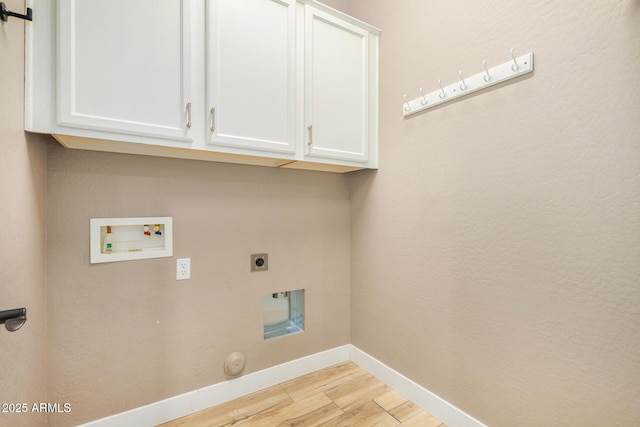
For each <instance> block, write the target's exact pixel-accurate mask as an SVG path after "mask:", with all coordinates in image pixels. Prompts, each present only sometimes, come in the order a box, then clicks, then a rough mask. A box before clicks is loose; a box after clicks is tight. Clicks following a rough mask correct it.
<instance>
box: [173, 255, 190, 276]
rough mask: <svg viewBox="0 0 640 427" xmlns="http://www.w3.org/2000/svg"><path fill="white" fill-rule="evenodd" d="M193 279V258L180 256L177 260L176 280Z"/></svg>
mask: <svg viewBox="0 0 640 427" xmlns="http://www.w3.org/2000/svg"><path fill="white" fill-rule="evenodd" d="M188 279H191V258H178V259H177V260H176V280H188Z"/></svg>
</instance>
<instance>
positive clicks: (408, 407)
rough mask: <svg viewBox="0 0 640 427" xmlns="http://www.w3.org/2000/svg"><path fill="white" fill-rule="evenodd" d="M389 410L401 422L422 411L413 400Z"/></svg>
mask: <svg viewBox="0 0 640 427" xmlns="http://www.w3.org/2000/svg"><path fill="white" fill-rule="evenodd" d="M388 412H389V413H390V414H391V415H393V417H394V418H396V419H397V420H398V421H400V422H405V421H407V420H408V419H410V418H413V417H415V416H416V415H419V414H420V413H421V412H423V411H422V409H420V408H419V407H418V406H416V405H415V404H414V403H413V402H410V401H408V400H407V401H406V402H404V403H403V404H401V405H399V406H396V407H395V408H393V409H390V410H388Z"/></svg>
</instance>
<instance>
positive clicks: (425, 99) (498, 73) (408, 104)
mask: <svg viewBox="0 0 640 427" xmlns="http://www.w3.org/2000/svg"><path fill="white" fill-rule="evenodd" d="M511 57H512V59H511V60H509V61H508V62H505V63H504V64H501V65H498V66H495V67H493V68H489V69H487V64H486V61H483V63H482V66H483V68H484V71H483V72H481V73H478V74H475V75H473V76H471V77H463V76H462V70H460V72H459V73H458V75H459V77H460V80H459V81H457V82H456V83H452V84H450V85H448V86H444V87H443V86H442V81H441V80H438V86H440V89H437V90H435V91H433V92H430V93H428V94H426V95H425V94H424V93H423V92H422V88H420V96H419V97H418V98H415V99H412V100H411V101H407V95H404V102H403V104H402V113H403V115H404V116H405V117H406V116H410V115H411V114H415V113H417V112H420V111H424V110H428V109H429V108H432V107H435V106H436V105H440V104H444V103H445V102H449V101H453V100H454V99H457V98H460V97H462V96H465V95H469V94H470V93H474V92H477V91H479V90H482V89H484V88H486V87H489V86H493V85H496V84H498V83H502V82H505V81H507V80H511V79H513V78H516V77H519V76H522V75H523V74H528V73H530V72H532V71H533V52H530V53H527V54H526V55H522V56H519V57H518V58H516V57H515V55H514V53H513V49H511Z"/></svg>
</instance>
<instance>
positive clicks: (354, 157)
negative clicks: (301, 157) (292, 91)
mask: <svg viewBox="0 0 640 427" xmlns="http://www.w3.org/2000/svg"><path fill="white" fill-rule="evenodd" d="M305 15H306V19H305V131H306V132H305V135H306V143H305V144H304V145H305V146H306V153H305V154H306V156H307V157H320V158H329V159H341V160H349V161H358V162H366V161H367V159H368V146H369V136H368V116H369V99H368V98H369V82H368V70H369V65H368V60H369V57H368V56H369V48H368V43H369V41H368V40H369V39H368V35H369V33H368V32H367V31H365V30H364V29H362V28H359V27H356V26H354V25H352V24H350V23H347V22H344V21H341V20H339V19H338V18H336V17H333V16H331V15H328V14H326V13H324V12H322V11H319V10H316V9H314V8H312V7H309V6H307V7H306V9H305Z"/></svg>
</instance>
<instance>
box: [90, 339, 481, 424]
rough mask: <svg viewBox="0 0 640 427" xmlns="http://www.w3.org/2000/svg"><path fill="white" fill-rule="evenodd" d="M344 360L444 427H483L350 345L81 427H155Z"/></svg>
mask: <svg viewBox="0 0 640 427" xmlns="http://www.w3.org/2000/svg"><path fill="white" fill-rule="evenodd" d="M347 360H351V361H353V362H354V363H356V364H357V365H359V366H360V367H362V368H363V369H364V370H366V371H367V372H369V373H371V374H372V375H373V376H374V377H376V378H378V379H379V380H380V381H382V382H384V383H385V384H387V385H388V386H389V387H391V388H393V389H394V390H396V391H397V392H398V393H400V394H402V395H403V396H405V397H406V398H407V399H409V400H411V401H412V402H413V403H415V404H416V405H418V406H419V407H420V408H422V409H424V410H425V411H427V412H429V413H430V414H432V415H433V416H434V417H436V418H438V419H439V420H440V421H442V422H443V423H445V424H447V425H448V426H449V427H486V426H485V425H484V424H482V423H481V422H479V421H477V420H475V419H474V418H473V417H471V416H469V415H467V414H466V413H464V412H463V411H461V410H459V409H458V408H456V407H454V406H453V405H451V404H449V403H448V402H446V401H444V400H442V399H441V398H439V397H438V396H436V395H435V394H433V393H431V392H430V391H428V390H426V389H425V388H423V387H421V386H419V385H418V384H416V383H414V382H413V381H411V380H410V379H408V378H406V377H405V376H403V375H402V374H400V373H398V372H396V371H394V370H393V369H391V368H389V367H388V366H386V365H384V364H383V363H381V362H380V361H378V360H376V359H374V358H373V357H371V356H369V355H368V354H366V353H365V352H363V351H361V350H360V349H358V348H357V347H355V346H353V345H351V344H347V345H343V346H341V347H336V348H333V349H330V350H327V351H323V352H320V353H316V354H312V355H310V356H306V357H302V358H300V359H296V360H292V361H291V362H287V363H283V364H281V365H277V366H274V367H271V368H267V369H264V370H262V371H258V372H253V373H251V374H247V375H244V376H242V377H239V378H236V379H232V380H229V381H224V382H221V383H218V384H214V385H211V386H208V387H205V388H201V389H199V390H195V391H191V392H188V393H185V394H181V395H178V396H174V397H171V398H169V399H165V400H161V401H159V402H155V403H151V404H149V405H145V406H141V407H139V408H135V409H132V410H130V411H126V412H121V413H119V414H115V415H112V416H109V417H106V418H101V419H99V420H95V421H91V422H89V423H87V424H83V425H82V426H80V427H123V426H124V427H128V426H131V427H139V426H155V425H158V424H162V423H166V422H167V421H171V420H175V419H177V418H180V417H184V416H185V415H189V414H192V413H194V412H197V411H201V410H203V409H206V408H209V407H212V406H215V405H219V404H221V403H225V402H228V401H230V400H233V399H236V398H238V397H241V396H244V395H246V394H249V393H253V392H256V391H259V390H262V389H265V388H267V387H272V386H274V385H276V384H280V383H282V382H285V381H288V380H291V379H293V378H297V377H299V376H302V375H306V374H309V373H311V372H314V371H317V370H320V369H324V368H328V367H329V366H332V365H336V364H338V363H341V362H346V361H347Z"/></svg>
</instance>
